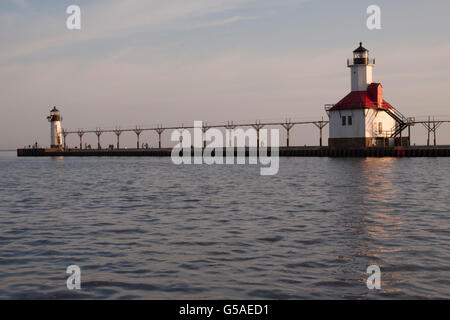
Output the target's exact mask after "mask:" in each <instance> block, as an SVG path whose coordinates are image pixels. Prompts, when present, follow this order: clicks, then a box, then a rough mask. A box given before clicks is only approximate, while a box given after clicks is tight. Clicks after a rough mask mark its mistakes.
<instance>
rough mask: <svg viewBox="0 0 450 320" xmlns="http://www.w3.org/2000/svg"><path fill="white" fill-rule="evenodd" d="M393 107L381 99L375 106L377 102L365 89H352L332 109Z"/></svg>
mask: <svg viewBox="0 0 450 320" xmlns="http://www.w3.org/2000/svg"><path fill="white" fill-rule="evenodd" d="M369 108H374V109H394V108H393V107H392V106H391V105H390V104H389V103H388V102H387V101H386V100H383V103H382V104H381V106H377V102H376V101H374V100H371V99H370V98H369V94H368V93H367V91H352V92H350V93H349V94H348V95H346V96H345V97H344V98H343V99H342V100H341V101H339V102H338V103H337V104H335V105H334V106H333V107H332V108H331V109H330V111H332V110H344V109H369Z"/></svg>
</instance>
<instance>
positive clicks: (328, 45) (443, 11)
mask: <svg viewBox="0 0 450 320" xmlns="http://www.w3.org/2000/svg"><path fill="white" fill-rule="evenodd" d="M73 4H75V5H78V6H80V8H81V30H68V29H67V27H66V20H67V18H68V17H69V14H67V13H66V9H67V7H68V6H69V5H73ZM372 4H375V5H378V6H379V7H380V8H381V25H382V28H381V29H380V30H369V29H368V28H367V26H366V20H367V18H368V14H367V13H366V9H367V7H368V6H369V5H372ZM449 15H450V1H448V0H442V1H441V0H434V1H413V0H394V1H393V0H390V1H381V0H371V1H365V0H342V1H336V0H283V1H280V0H181V1H178V0H170V1H168V0H165V1H164V0H151V1H148V0H147V1H144V0H142V1H138V0H98V1H92V0H91V1H76V0H70V1H65V0H58V1H56V0H54V1H50V0H36V1H32V0H2V1H1V2H0V43H1V50H0V99H1V100H0V149H14V148H17V147H22V146H25V145H29V144H32V143H34V142H35V141H37V142H38V143H40V144H42V145H44V146H45V145H48V144H49V139H50V138H49V131H50V130H49V127H50V126H49V123H48V122H47V120H46V116H47V115H48V113H49V111H50V109H51V108H52V106H54V105H56V106H58V107H59V109H60V110H61V113H62V116H63V127H64V128H66V129H69V130H70V129H72V130H76V129H78V128H83V129H95V128H96V127H102V128H113V127H121V128H129V127H134V126H136V125H140V126H142V127H146V126H148V127H152V126H156V124H163V125H174V124H178V125H179V124H184V125H192V123H193V121H194V120H203V121H206V122H208V123H210V124H217V123H226V122H227V121H230V120H233V121H235V122H253V121H255V120H261V121H283V120H285V119H286V118H290V119H292V120H298V121H300V120H319V119H321V118H322V117H324V119H326V118H327V116H326V113H325V112H324V105H325V104H329V103H336V102H337V101H339V100H340V99H341V98H342V97H344V96H345V95H346V94H347V93H348V92H349V91H350V73H349V69H348V68H347V65H346V61H347V58H349V57H350V56H351V54H352V51H353V50H354V49H355V48H356V47H357V46H358V44H359V42H360V41H362V42H363V45H364V47H366V48H367V49H369V50H370V55H371V57H373V58H376V67H375V69H374V81H376V82H381V83H382V84H383V88H384V97H385V99H386V100H387V101H389V102H390V103H391V104H392V105H394V106H395V107H396V108H397V109H398V110H399V111H400V112H402V113H403V114H404V115H406V116H415V117H416V118H417V119H426V117H427V116H428V115H431V116H435V117H437V118H438V117H439V118H446V119H450V110H449V106H447V105H446V103H447V100H448V99H447V97H446V93H447V92H448V91H449V90H450V59H449V57H450V37H449V31H450V19H449ZM283 133H284V132H283V131H281V137H282V138H283ZM168 136H169V134H166V137H165V139H168ZM318 137H319V132H318V129H317V128H315V127H314V126H313V125H306V126H296V127H294V129H293V131H292V133H291V145H305V144H306V145H317V144H318ZM327 137H328V128H326V130H325V136H324V138H325V139H326V138H327ZM102 139H103V141H104V142H103V143H104V144H106V143H113V142H114V141H115V137H113V135H112V134H104V135H103V136H102ZM85 140H86V141H87V142H88V143H92V144H93V145H95V142H96V136H95V135H94V134H91V135H86V136H85ZM437 140H438V143H440V144H444V143H445V144H450V124H443V125H442V126H441V128H440V129H439V131H438V139H437ZM68 141H69V145H70V146H74V145H76V144H77V141H78V137H77V136H75V135H73V136H72V137H71V136H69V140H68ZM141 141H143V142H148V143H149V144H150V145H151V146H152V145H153V146H154V145H155V144H156V143H157V135H156V133H145V134H143V136H142V137H141ZM412 141H413V143H417V144H424V143H425V142H426V131H425V129H424V128H423V127H422V126H416V127H415V128H413V130H412ZM121 144H122V145H128V146H130V147H132V146H134V145H135V135H134V133H127V134H125V133H124V134H123V135H122V136H121Z"/></svg>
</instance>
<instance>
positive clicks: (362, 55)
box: [353, 42, 369, 64]
mask: <svg viewBox="0 0 450 320" xmlns="http://www.w3.org/2000/svg"><path fill="white" fill-rule="evenodd" d="M353 63H354V64H369V50H367V49H366V48H364V47H363V46H362V42H360V43H359V47H358V48H356V50H355V51H353Z"/></svg>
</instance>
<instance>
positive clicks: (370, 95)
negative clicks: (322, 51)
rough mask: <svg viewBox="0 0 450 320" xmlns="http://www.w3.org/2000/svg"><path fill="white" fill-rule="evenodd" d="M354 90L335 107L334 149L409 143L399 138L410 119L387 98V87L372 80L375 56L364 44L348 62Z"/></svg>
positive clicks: (332, 112) (332, 117)
mask: <svg viewBox="0 0 450 320" xmlns="http://www.w3.org/2000/svg"><path fill="white" fill-rule="evenodd" d="M347 66H348V67H349V68H350V78H351V92H350V93H349V94H348V95H347V96H345V97H344V98H343V99H342V100H340V101H339V102H338V103H337V104H335V105H333V107H332V108H329V109H327V112H328V113H329V117H330V127H329V129H330V135H329V140H328V145H329V147H331V148H367V147H373V146H387V145H394V144H402V143H403V144H404V143H408V140H407V139H406V140H405V139H403V140H402V139H401V138H400V139H399V138H398V136H401V132H402V131H403V129H405V128H406V127H407V120H406V118H405V117H403V116H402V115H401V114H400V113H399V112H398V111H397V110H396V109H395V108H394V107H393V106H391V105H390V104H389V103H388V102H387V101H385V100H384V99H383V87H382V85H381V84H380V83H373V82H372V71H373V68H374V66H375V59H370V58H369V51H368V50H367V49H365V48H364V47H363V46H362V43H360V45H359V47H358V48H357V49H356V50H355V51H353V58H352V59H351V60H348V61H347Z"/></svg>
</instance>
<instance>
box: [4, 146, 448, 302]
mask: <svg viewBox="0 0 450 320" xmlns="http://www.w3.org/2000/svg"><path fill="white" fill-rule="evenodd" d="M449 190H450V159H448V158H413V159H405V158H403V159H400V158H399V159H394V158H368V159H350V158H347V159H337V158H336V159H333V158H281V159H280V171H279V173H278V175H276V176H260V174H259V167H258V166H253V165H252V166H249V165H245V166H242V165H240V166H238V165H234V166H225V165H223V166H207V165H200V166H197V165H196V166H194V165H192V166H175V165H173V164H172V163H171V160H170V158H64V159H62V158H61V159H54V158H17V157H16V156H15V153H14V152H0V200H1V202H0V298H2V299H5V298H7V299H9V298H18V299H29V298H32V299H41V298H43V299H66V298H95V299H113V298H114V299H115V298H139V299H142V298H146V299H166V298H167V299H230V298H232V299H239V298H244V299H266V298H270V299H326V298H331V299H360V298H361V299H366V298H370V299H372V298H375V299H380V298H392V299H394V298H395V299H398V298H411V299H415V298H446V299H449V298H450V228H449V227H450V191H449ZM74 264H75V265H78V266H79V267H80V268H81V290H79V291H75V290H74V291H71V290H68V289H67V287H66V279H67V277H68V276H69V275H68V274H66V268H67V267H68V266H69V265H74ZM372 264H376V265H379V266H380V268H381V281H382V282H381V289H380V290H369V289H367V286H366V280H367V277H368V276H369V275H368V274H367V273H366V269H367V267H368V266H369V265H372Z"/></svg>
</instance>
